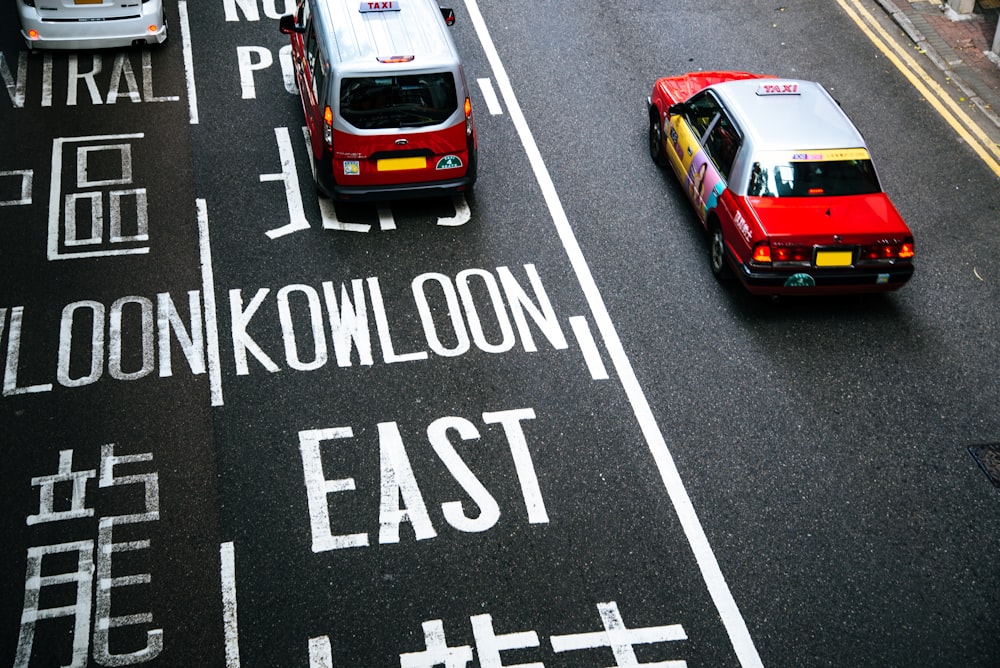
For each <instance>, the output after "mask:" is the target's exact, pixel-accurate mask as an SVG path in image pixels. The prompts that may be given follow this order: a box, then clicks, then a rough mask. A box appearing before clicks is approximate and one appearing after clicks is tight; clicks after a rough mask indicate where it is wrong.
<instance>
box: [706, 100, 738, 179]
mask: <svg viewBox="0 0 1000 668" xmlns="http://www.w3.org/2000/svg"><path fill="white" fill-rule="evenodd" d="M740 141H741V138H740V133H739V131H738V130H737V129H736V127H735V126H734V125H733V123H732V121H730V120H729V117H728V116H726V115H725V114H724V113H723V114H719V118H718V120H717V121H716V122H715V124H714V125H712V129H711V130H709V132H708V136H707V137H705V141H704V145H705V150H706V151H707V152H708V155H709V156H710V157H711V158H712V162H714V163H715V166H716V167H717V168H718V170H719V173H720V174H721V175H722V178H724V179H726V180H727V181H728V180H729V171H730V170H731V169H732V168H733V162H734V161H735V160H736V152H737V151H738V150H739V148H740Z"/></svg>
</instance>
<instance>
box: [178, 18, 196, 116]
mask: <svg viewBox="0 0 1000 668" xmlns="http://www.w3.org/2000/svg"><path fill="white" fill-rule="evenodd" d="M177 11H178V12H179V13H180V19H181V45H182V48H181V52H182V53H183V54H184V80H185V81H186V82H187V94H188V116H189V120H190V123H191V125H198V92H197V89H196V88H195V85H194V58H193V56H192V55H191V26H190V25H188V10H187V1H186V0H180V2H178V3H177Z"/></svg>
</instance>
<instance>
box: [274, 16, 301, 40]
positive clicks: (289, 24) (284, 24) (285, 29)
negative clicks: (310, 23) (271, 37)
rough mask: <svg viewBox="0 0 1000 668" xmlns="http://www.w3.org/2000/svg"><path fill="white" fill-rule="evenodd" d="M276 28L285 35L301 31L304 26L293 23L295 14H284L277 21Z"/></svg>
mask: <svg viewBox="0 0 1000 668" xmlns="http://www.w3.org/2000/svg"><path fill="white" fill-rule="evenodd" d="M278 30H280V31H281V32H282V33H284V34H286V35H292V34H294V33H303V32H305V28H303V27H301V26H298V25H295V15H294V14H285V15H284V16H282V17H281V19H280V20H279V21H278Z"/></svg>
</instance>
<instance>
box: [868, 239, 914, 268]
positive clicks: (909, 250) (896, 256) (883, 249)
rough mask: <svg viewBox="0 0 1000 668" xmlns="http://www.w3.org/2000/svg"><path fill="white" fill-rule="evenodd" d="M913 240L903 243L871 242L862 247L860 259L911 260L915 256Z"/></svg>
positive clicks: (879, 261)
mask: <svg viewBox="0 0 1000 668" xmlns="http://www.w3.org/2000/svg"><path fill="white" fill-rule="evenodd" d="M913 255H914V252H913V241H904V242H902V243H881V244H870V245H867V246H862V247H861V252H860V253H859V254H858V259H859V261H861V262H873V263H881V262H895V261H896V260H909V259H911V258H912V257H913Z"/></svg>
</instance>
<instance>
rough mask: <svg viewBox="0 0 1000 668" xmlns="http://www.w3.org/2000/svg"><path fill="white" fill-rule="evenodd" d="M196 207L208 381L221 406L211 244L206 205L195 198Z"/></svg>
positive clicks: (213, 400)
mask: <svg viewBox="0 0 1000 668" xmlns="http://www.w3.org/2000/svg"><path fill="white" fill-rule="evenodd" d="M195 203H196V205H197V207H198V251H199V255H200V262H201V292H202V297H203V299H204V301H205V338H206V344H207V346H208V350H207V351H206V354H207V356H208V381H209V385H210V386H211V390H212V405H213V406H221V405H222V404H223V399H222V367H221V365H220V364H219V320H218V315H217V312H216V308H215V272H214V270H213V268H212V245H211V240H210V237H209V233H208V205H207V204H206V203H205V200H204V199H198V200H196V202H195Z"/></svg>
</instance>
